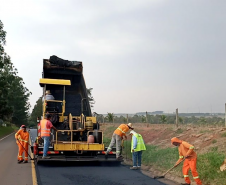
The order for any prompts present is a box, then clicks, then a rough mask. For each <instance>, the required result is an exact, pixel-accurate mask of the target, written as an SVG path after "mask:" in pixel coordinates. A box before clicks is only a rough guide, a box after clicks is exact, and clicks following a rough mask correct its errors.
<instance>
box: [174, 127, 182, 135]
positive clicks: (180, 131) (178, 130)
mask: <svg viewBox="0 0 226 185" xmlns="http://www.w3.org/2000/svg"><path fill="white" fill-rule="evenodd" d="M183 131H184V130H183V129H181V128H178V129H177V130H176V131H175V134H181V133H183Z"/></svg>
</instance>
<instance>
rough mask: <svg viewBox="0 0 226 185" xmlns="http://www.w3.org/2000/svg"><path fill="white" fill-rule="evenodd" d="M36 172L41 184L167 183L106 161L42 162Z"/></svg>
mask: <svg viewBox="0 0 226 185" xmlns="http://www.w3.org/2000/svg"><path fill="white" fill-rule="evenodd" d="M36 172H37V176H38V184H39V185H45V184H54V185H62V184H65V185H133V184H135V185H165V184H164V183H161V182H158V181H156V180H154V179H152V178H150V177H148V176H145V175H144V174H142V173H141V172H140V171H138V170H130V169H129V167H128V166H123V165H111V163H104V162H101V163H97V162H93V163H92V162H89V163H87V162H86V163H85V164H84V162H83V163H82V162H79V163H78V162H73V163H71V162H70V163H66V162H61V164H58V165H56V164H54V163H52V164H51V163H47V164H43V163H42V164H38V166H37V169H36Z"/></svg>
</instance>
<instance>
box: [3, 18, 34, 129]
mask: <svg viewBox="0 0 226 185" xmlns="http://www.w3.org/2000/svg"><path fill="white" fill-rule="evenodd" d="M3 28H4V25H3V23H2V21H1V20H0V120H1V122H2V121H3V122H10V123H13V124H15V125H17V126H20V125H21V124H28V117H29V108H30V104H29V97H30V95H31V92H30V91H29V90H28V89H27V88H26V87H25V83H24V81H23V79H22V78H21V77H20V76H18V70H17V69H16V68H15V67H14V65H13V63H12V61H11V58H10V56H9V55H8V54H7V53H6V52H5V49H4V46H5V44H6V31H5V30H4V29H3Z"/></svg>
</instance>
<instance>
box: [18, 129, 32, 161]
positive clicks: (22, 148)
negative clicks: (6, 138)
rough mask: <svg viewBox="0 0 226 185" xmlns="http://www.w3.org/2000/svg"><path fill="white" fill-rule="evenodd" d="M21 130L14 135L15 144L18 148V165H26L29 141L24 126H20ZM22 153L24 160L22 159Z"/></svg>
mask: <svg viewBox="0 0 226 185" xmlns="http://www.w3.org/2000/svg"><path fill="white" fill-rule="evenodd" d="M21 128H22V129H20V130H18V132H17V133H16V134H15V138H16V142H17V145H18V147H19V155H18V163H22V162H24V163H27V162H28V140H29V133H28V131H27V130H26V126H25V125H22V126H21ZM23 153H24V159H23Z"/></svg>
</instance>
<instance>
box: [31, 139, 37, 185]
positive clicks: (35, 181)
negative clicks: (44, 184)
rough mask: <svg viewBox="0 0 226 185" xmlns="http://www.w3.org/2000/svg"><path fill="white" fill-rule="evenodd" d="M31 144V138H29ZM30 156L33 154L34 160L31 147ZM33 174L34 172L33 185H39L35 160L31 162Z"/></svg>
mask: <svg viewBox="0 0 226 185" xmlns="http://www.w3.org/2000/svg"><path fill="white" fill-rule="evenodd" d="M29 143H30V144H31V140H30V138H29ZM30 154H31V158H32V159H34V155H33V153H32V152H31V147H30ZM31 172H32V182H33V185H38V182H37V176H36V170H35V161H34V160H31Z"/></svg>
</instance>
